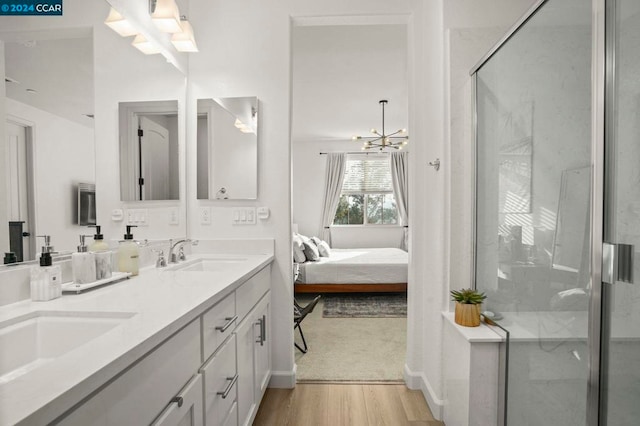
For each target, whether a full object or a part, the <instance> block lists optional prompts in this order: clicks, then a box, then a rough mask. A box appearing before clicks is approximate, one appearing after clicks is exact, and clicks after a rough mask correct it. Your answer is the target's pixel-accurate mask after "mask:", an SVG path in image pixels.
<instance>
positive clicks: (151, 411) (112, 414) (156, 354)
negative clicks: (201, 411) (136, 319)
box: [59, 320, 200, 426]
mask: <svg viewBox="0 0 640 426" xmlns="http://www.w3.org/2000/svg"><path fill="white" fill-rule="evenodd" d="M199 365H200V327H199V323H198V321H197V320H196V321H192V322H191V323H190V324H189V325H187V326H186V327H185V328H183V329H182V330H180V331H179V332H178V333H176V334H175V335H173V336H172V337H170V338H169V339H168V340H166V341H165V342H164V343H163V344H162V345H160V346H159V347H158V348H156V349H155V350H153V351H152V352H150V353H148V354H147V355H145V356H144V357H143V358H142V359H141V360H140V362H138V363H137V364H135V365H134V366H133V367H131V368H130V369H128V370H127V371H126V372H125V373H123V374H121V375H120V376H118V377H117V378H116V379H115V380H114V381H113V382H111V383H110V384H109V385H108V386H106V387H105V388H103V389H102V390H100V391H99V392H98V393H97V394H95V395H94V396H92V397H91V398H90V399H89V400H87V402H85V403H84V404H82V405H81V406H80V407H79V408H78V409H76V410H75V411H73V412H71V413H70V414H69V415H68V416H67V417H65V418H64V419H62V421H61V422H60V423H59V424H62V425H78V426H87V425H102V426H104V425H118V426H120V425H148V424H150V423H151V422H152V421H153V420H154V419H155V418H156V417H157V416H158V414H160V412H162V411H163V409H164V408H165V407H167V404H169V403H170V401H171V399H172V398H173V397H174V396H176V394H177V393H178V391H179V390H180V389H182V388H183V387H184V386H185V384H186V383H187V382H188V381H189V379H191V377H193V373H194V372H195V371H197V369H198V366H199Z"/></svg>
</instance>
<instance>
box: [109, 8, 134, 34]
mask: <svg viewBox="0 0 640 426" xmlns="http://www.w3.org/2000/svg"><path fill="white" fill-rule="evenodd" d="M104 23H105V24H107V26H108V27H109V28H111V29H112V30H113V31H115V32H117V33H118V34H120V35H121V36H122V37H129V36H133V35H136V34H137V33H138V31H136V29H135V28H134V27H133V25H131V22H129V21H127V20H126V19H124V17H123V16H122V15H121V14H120V12H118V11H117V10H115V9H114V8H111V10H110V11H109V16H107V20H106V21H104Z"/></svg>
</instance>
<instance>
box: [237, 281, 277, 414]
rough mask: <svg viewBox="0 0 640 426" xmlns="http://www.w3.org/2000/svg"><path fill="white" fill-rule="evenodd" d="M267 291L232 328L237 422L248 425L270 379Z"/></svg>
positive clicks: (268, 297)
mask: <svg viewBox="0 0 640 426" xmlns="http://www.w3.org/2000/svg"><path fill="white" fill-rule="evenodd" d="M270 297H271V296H270V293H267V294H265V295H264V296H263V297H262V299H261V300H260V302H259V303H258V304H257V305H256V306H255V307H254V308H253V309H252V310H251V311H250V312H249V314H248V315H247V317H246V318H245V319H244V320H243V321H242V322H241V323H240V325H239V326H238V328H237V329H236V335H237V339H238V341H237V344H238V424H239V425H241V426H244V425H250V424H251V423H252V422H253V419H254V418H255V416H256V412H257V410H258V407H259V405H260V401H261V400H262V396H263V395H264V391H265V389H266V387H267V385H268V383H269V379H270V378H271V349H270V347H271V344H270V335H271V333H270V330H269V324H270V323H271V321H270V315H269V307H270V302H271V299H270Z"/></svg>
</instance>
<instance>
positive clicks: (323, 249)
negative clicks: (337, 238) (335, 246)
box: [318, 241, 331, 257]
mask: <svg viewBox="0 0 640 426" xmlns="http://www.w3.org/2000/svg"><path fill="white" fill-rule="evenodd" d="M318 253H320V256H321V257H329V256H331V248H330V247H329V244H327V242H326V241H320V243H319V244H318Z"/></svg>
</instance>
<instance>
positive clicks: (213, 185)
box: [197, 96, 258, 200]
mask: <svg viewBox="0 0 640 426" xmlns="http://www.w3.org/2000/svg"><path fill="white" fill-rule="evenodd" d="M197 139H198V143H197V152H198V163H197V164H198V166H197V167H198V178H197V185H198V189H197V193H198V199H199V200H226V199H229V200H255V199H256V198H257V197H258V98H257V97H255V96H252V97H239V98H214V99H198V131H197Z"/></svg>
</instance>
